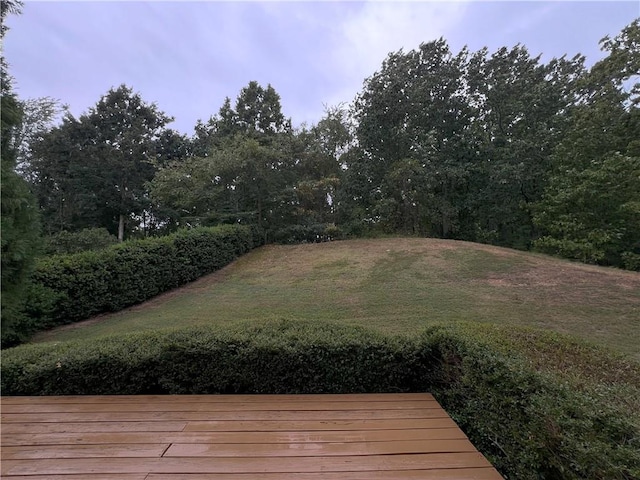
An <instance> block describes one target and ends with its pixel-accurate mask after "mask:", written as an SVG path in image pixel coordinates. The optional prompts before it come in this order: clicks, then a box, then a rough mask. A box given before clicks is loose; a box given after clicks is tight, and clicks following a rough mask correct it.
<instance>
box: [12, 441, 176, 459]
mask: <svg viewBox="0 0 640 480" xmlns="http://www.w3.org/2000/svg"><path fill="white" fill-rule="evenodd" d="M169 445H170V444H168V443H166V444H129V443H120V444H117V445H55V446H54V445H46V446H24V445H22V446H19V447H7V446H4V445H3V446H2V459H3V460H18V459H30V458H123V457H127V458H130V457H140V458H146V457H161V456H162V454H163V453H164V452H165V451H166V450H167V448H169ZM181 445H184V444H181Z"/></svg>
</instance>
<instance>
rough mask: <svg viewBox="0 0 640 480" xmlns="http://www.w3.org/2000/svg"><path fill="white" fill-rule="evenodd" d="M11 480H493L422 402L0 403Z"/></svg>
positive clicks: (196, 398)
mask: <svg viewBox="0 0 640 480" xmlns="http://www.w3.org/2000/svg"><path fill="white" fill-rule="evenodd" d="M1 417H2V431H1V445H2V450H1V455H2V467H1V472H2V478H3V479H9V480H12V479H13V480H17V479H22V480H42V479H51V480H80V479H83V478H90V479H91V480H111V479H115V478H119V479H124V480H169V479H176V480H249V479H256V480H276V479H282V480H294V479H296V480H320V479H322V480H338V479H340V480H359V479H362V480H365V479H367V480H376V479H389V480H391V479H426V480H429V479H458V480H465V479H466V480H471V479H476V480H499V479H501V478H502V477H501V476H500V475H499V474H498V473H497V472H496V470H495V469H494V468H493V467H492V466H491V465H490V464H489V462H487V460H486V459H485V458H484V457H483V456H482V455H481V454H480V453H478V452H477V451H476V449H475V448H474V447H473V445H472V444H471V443H470V442H469V440H468V439H467V437H466V436H465V435H464V433H463V432H462V431H461V430H460V429H459V428H458V427H457V426H456V424H455V423H454V422H453V421H452V420H451V418H450V417H449V416H448V415H447V414H446V412H444V410H442V408H441V407H440V405H439V404H438V403H437V402H436V401H435V399H434V398H433V397H432V396H431V395H429V394H366V395H277V396H276V395H251V396H248V395H237V396H230V395H189V396H174V395H167V396H157V395H154V396H67V397H3V398H2V400H1Z"/></svg>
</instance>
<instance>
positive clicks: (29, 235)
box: [0, 0, 40, 335]
mask: <svg viewBox="0 0 640 480" xmlns="http://www.w3.org/2000/svg"><path fill="white" fill-rule="evenodd" d="M21 7H22V2H19V1H12V0H2V3H1V5H0V20H1V22H0V23H1V24H2V25H1V27H0V29H1V30H0V38H4V34H5V33H6V30H7V27H6V24H5V18H6V16H7V15H8V14H10V13H14V14H15V13H20V9H21ZM0 82H1V85H0V89H1V90H0V95H1V97H0V120H1V122H0V123H1V125H0V155H1V158H0V197H1V198H0V236H1V238H0V246H1V261H0V272H1V290H0V305H1V307H0V315H1V317H2V332H3V335H4V333H5V332H6V333H7V334H8V335H14V333H12V332H13V330H14V328H15V326H16V325H17V324H19V323H20V322H21V321H23V319H24V315H23V313H22V309H23V305H24V297H25V294H26V291H27V289H28V287H29V282H28V276H29V273H30V271H31V268H32V266H33V262H34V258H35V255H36V254H37V253H38V249H39V246H40V239H39V235H40V216H39V213H38V208H37V206H36V204H35V201H34V198H33V195H32V194H31V192H30V191H29V186H28V185H27V183H26V182H25V180H24V179H23V178H21V177H20V176H19V175H18V174H17V173H16V162H17V148H18V143H19V138H18V130H19V128H20V123H21V121H22V118H23V113H24V112H23V109H22V106H21V104H20V102H19V101H18V98H17V96H16V95H15V93H14V92H13V90H12V82H11V78H10V76H9V74H8V72H7V65H6V63H5V60H4V56H2V60H1V62H0Z"/></svg>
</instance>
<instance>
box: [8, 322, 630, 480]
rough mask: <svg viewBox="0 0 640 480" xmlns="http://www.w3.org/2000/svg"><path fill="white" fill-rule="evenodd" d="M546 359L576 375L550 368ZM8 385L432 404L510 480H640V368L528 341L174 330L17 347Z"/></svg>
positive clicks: (357, 331) (499, 333)
mask: <svg viewBox="0 0 640 480" xmlns="http://www.w3.org/2000/svg"><path fill="white" fill-rule="evenodd" d="M525 345H530V346H532V348H530V349H528V350H527V349H526V347H524V348H523V346H525ZM518 350H522V351H523V354H522V355H520V354H518V353H516V352H517V351H518ZM537 351H541V352H545V354H549V355H550V356H551V358H552V363H553V362H555V360H556V359H558V360H559V359H561V358H563V357H564V363H563V365H565V366H567V367H563V366H561V365H560V364H558V366H555V365H551V366H549V367H548V368H547V367H543V366H542V365H541V364H539V363H536V361H535V359H536V358H538V357H537V353H536V352H537ZM574 354H575V359H574V360H575V361H572V358H569V357H570V356H571V355H574ZM538 360H540V359H539V358H538ZM594 364H595V365H598V368H599V369H600V371H599V373H598V374H597V375H595V376H594V375H592V374H591V373H589V371H588V370H589V368H590V365H594ZM583 367H584V369H585V372H586V373H581V372H582V368H583ZM621 371H623V372H626V373H624V374H622V375H621V374H620V373H619V372H621ZM1 373H2V376H1V377H2V380H1V381H2V385H1V387H2V391H3V394H4V395H67V394H163V393H166V394H188V393H209V394H214V393H357V392H370V393H373V392H405V391H414V392H415V391H430V392H432V393H434V395H435V396H436V398H437V399H438V400H439V401H440V403H441V404H442V405H443V407H444V408H445V409H446V410H447V411H448V412H449V414H451V415H452V417H453V418H454V419H455V420H456V421H457V422H458V423H459V424H460V426H461V427H462V428H463V430H464V431H465V432H466V433H467V435H468V436H469V437H470V439H471V441H472V442H473V443H474V444H475V445H476V447H478V448H479V450H480V451H481V452H482V453H483V454H485V455H486V456H487V457H488V458H489V460H490V461H491V462H492V463H493V464H494V465H495V466H496V467H497V468H498V470H499V471H500V472H501V473H502V474H503V475H504V476H505V477H506V478H509V479H510V478H522V479H541V478H558V479H578V478H585V479H629V478H639V477H638V475H639V474H640V431H639V426H638V416H639V414H638V411H639V410H638V408H637V400H635V399H636V398H640V367H639V366H638V365H637V364H635V363H633V364H631V363H629V362H626V361H624V360H621V359H618V358H615V357H612V356H610V355H607V354H606V353H603V352H602V351H600V350H598V349H595V348H591V347H589V348H586V347H583V346H582V344H578V343H576V342H572V341H569V340H566V339H565V338H564V337H560V336H551V337H550V336H548V335H546V334H537V333H533V332H531V331H527V330H522V329H513V328H510V329H508V330H507V329H504V328H502V327H491V326H477V325H475V326H474V325H467V326H465V325H455V326H435V327H430V328H428V329H426V330H425V331H424V332H423V333H422V334H420V335H418V336H416V337H414V338H412V339H407V338H404V337H388V336H382V335H379V334H375V333H372V332H369V331H367V330H364V329H361V328H355V327H343V326H334V325H330V324H319V325H316V324H310V323H296V322H291V321H280V322H273V323H272V322H267V323H265V324H263V325H258V326H256V325H255V324H249V325H242V326H239V327H234V328H232V329H220V328H217V329H216V328H189V329H182V330H165V331H160V332H152V333H140V334H133V335H119V336H112V337H104V338H102V339H95V340H87V341H84V342H69V343H63V344H42V345H26V346H21V347H17V348H14V349H10V350H7V351H4V352H3V353H2V372H1ZM609 374H610V375H611V377H612V378H613V377H615V379H616V380H615V382H611V381H609V380H608V375H609ZM621 392H623V393H621Z"/></svg>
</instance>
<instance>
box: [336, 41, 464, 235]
mask: <svg viewBox="0 0 640 480" xmlns="http://www.w3.org/2000/svg"><path fill="white" fill-rule="evenodd" d="M467 55H468V53H467V51H466V50H463V51H461V52H460V53H459V54H457V55H453V54H452V53H451V51H450V50H449V47H448V45H447V43H446V42H445V41H444V40H443V39H440V40H437V41H434V42H429V43H424V44H421V45H420V47H419V48H418V49H417V50H412V51H410V52H408V53H404V52H402V51H399V52H396V53H392V54H390V55H389V56H388V57H387V59H386V60H385V61H384V63H383V65H382V68H381V70H380V71H379V72H377V73H376V74H374V75H373V76H372V77H370V78H369V79H367V80H366V82H365V87H364V90H363V92H362V93H361V94H360V96H359V97H358V98H357V100H356V102H355V106H354V112H353V113H354V117H355V119H356V123H357V127H356V136H357V141H358V149H357V150H359V151H360V153H359V154H355V155H353V156H351V164H349V165H348V169H347V177H348V181H351V182H353V185H354V186H355V185H357V186H358V188H357V189H356V190H355V191H354V188H353V186H352V187H351V190H352V193H351V194H350V195H349V197H350V198H352V199H354V201H355V202H357V203H359V206H360V207H361V208H362V209H363V211H364V212H365V216H366V217H367V218H368V219H370V221H371V223H373V224H380V222H382V223H384V224H385V225H391V224H394V222H393V221H391V219H388V218H387V219H385V216H386V215H393V214H394V213H393V212H395V211H398V210H397V208H400V205H405V206H406V205H407V204H406V203H405V202H400V203H397V201H395V203H394V198H393V197H394V195H395V194H394V192H392V190H391V189H390V188H389V187H390V185H391V184H395V185H399V184H398V182H399V181H400V180H401V179H398V178H395V179H394V177H397V175H398V174H399V172H400V171H402V170H405V171H406V172H407V173H408V172H415V169H414V168H413V167H412V168H409V169H408V170H407V169H404V168H400V170H398V168H399V167H400V165H401V163H398V162H404V161H405V160H411V161H416V162H418V165H419V168H420V169H421V170H422V171H423V172H426V174H427V175H428V176H429V182H428V184H429V185H430V188H431V192H430V194H429V195H426V196H425V195H421V196H420V198H421V199H422V200H421V201H423V200H424V199H426V198H427V197H430V198H432V199H433V201H432V204H431V205H428V206H427V205H422V206H421V207H422V208H421V210H422V211H423V212H430V215H429V216H428V217H425V216H421V217H422V221H424V222H425V225H424V226H422V227H421V228H419V230H420V231H422V232H426V233H428V234H431V235H435V236H443V237H450V236H456V235H457V232H458V230H459V226H460V222H459V218H460V216H461V212H462V210H463V209H464V205H463V204H462V203H461V198H462V197H461V194H462V193H463V192H464V191H465V189H466V188H467V181H468V180H467V179H468V177H469V174H468V170H469V160H468V157H469V150H470V147H469V145H468V138H467V137H466V135H465V131H466V130H467V129H468V125H469V123H470V121H471V118H470V115H469V108H468V106H467V105H466V103H465V98H464V96H463V95H462V93H463V85H464V81H463V73H464V67H465V64H466V61H467V60H466V59H467ZM414 167H415V165H414ZM356 177H360V178H356ZM407 180H408V179H407ZM400 183H402V182H400ZM391 204H394V205H396V207H395V208H393V209H389V206H390V205H391ZM395 223H396V224H404V222H403V221H401V222H399V223H398V222H395ZM411 229H412V230H413V227H411Z"/></svg>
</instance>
